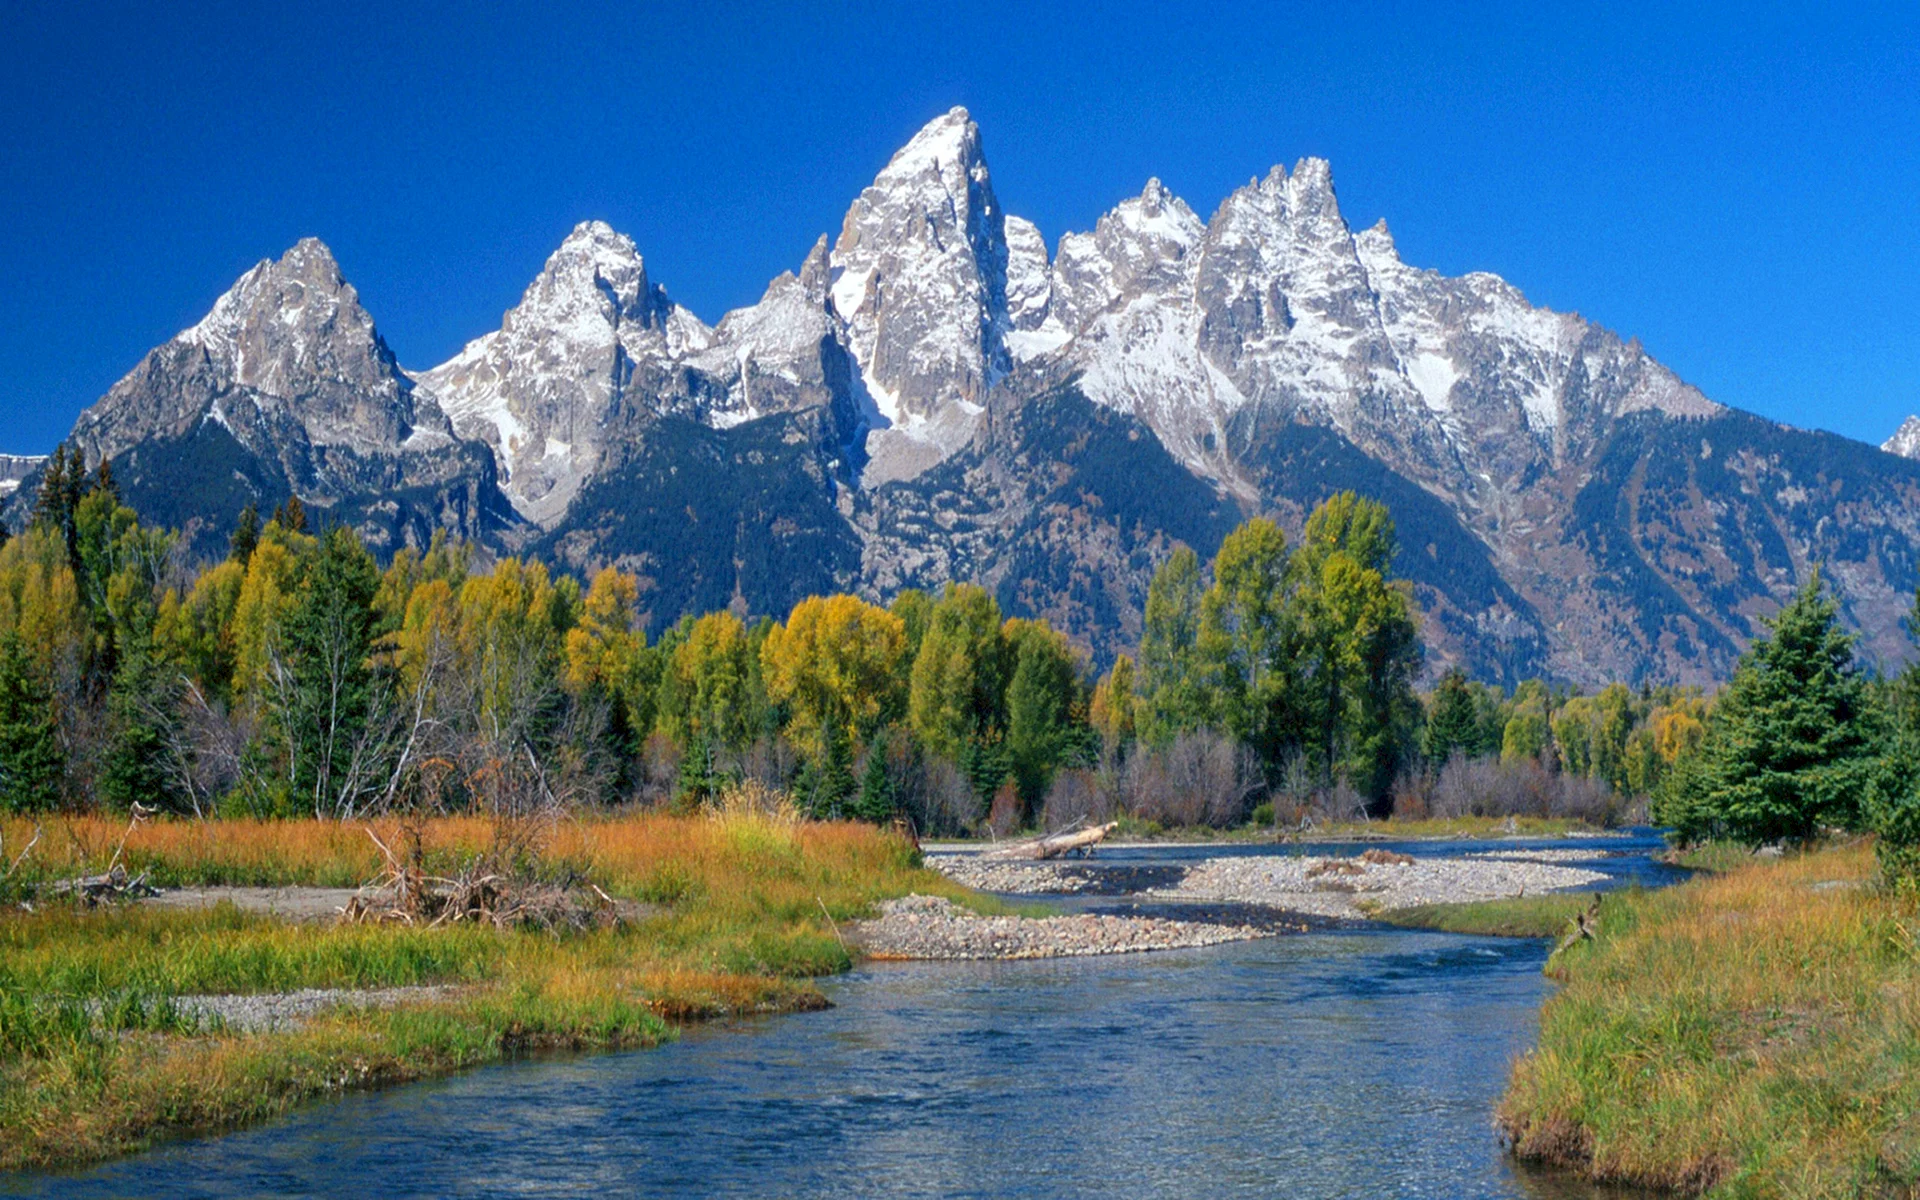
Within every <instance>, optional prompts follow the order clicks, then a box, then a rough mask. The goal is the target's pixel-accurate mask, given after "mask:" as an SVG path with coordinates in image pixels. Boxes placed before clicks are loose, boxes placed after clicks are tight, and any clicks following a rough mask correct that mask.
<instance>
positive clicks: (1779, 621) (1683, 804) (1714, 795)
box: [1658, 571, 1880, 846]
mask: <svg viewBox="0 0 1920 1200" xmlns="http://www.w3.org/2000/svg"><path fill="white" fill-rule="evenodd" d="M1767 625H1768V629H1769V632H1768V635H1767V636H1765V637H1762V638H1760V639H1758V640H1756V641H1755V642H1754V643H1753V645H1752V646H1751V647H1750V648H1749V649H1748V650H1747V652H1746V654H1744V655H1742V656H1741V659H1740V664H1739V666H1738V667H1737V668H1736V669H1735V671H1734V675H1733V680H1732V681H1731V682H1730V683H1729V684H1728V685H1727V688H1726V690H1725V692H1723V693H1722V694H1721V697H1720V700H1719V702H1718V703H1717V704H1716V706H1715V708H1714V711H1713V716H1712V718H1711V719H1710V720H1709V722H1708V725H1707V737H1706V742H1705V744H1704V745H1703V746H1702V748H1701V754H1700V761H1699V763H1698V764H1697V767H1696V768H1694V769H1692V770H1688V771H1684V772H1676V775H1677V776H1678V777H1679V780H1678V783H1677V784H1676V785H1675V786H1674V787H1673V788H1671V789H1669V794H1668V795H1667V796H1666V797H1664V802H1663V804H1662V806H1661V811H1660V812H1659V814H1658V816H1659V819H1661V820H1662V821H1666V822H1669V823H1672V824H1674V825H1675V826H1676V827H1677V828H1679V829H1680V830H1681V831H1682V832H1683V834H1686V835H1689V836H1695V837H1697V836H1700V835H1702V834H1706V833H1712V832H1716V831H1717V832H1724V833H1725V834H1727V835H1729V836H1731V837H1733V838H1736V839H1738V840H1740V841H1744V842H1747V843H1748V844H1750V845H1756V846H1757V845H1763V844H1765V843H1768V842H1772V841H1778V840H1782V839H1786V840H1792V841H1806V840H1808V839H1810V838H1812V837H1813V836H1814V835H1815V834H1816V833H1817V832H1818V831H1819V830H1820V828H1821V826H1823V825H1840V826H1853V825H1855V824H1857V823H1858V821H1859V818H1860V815H1861V814H1860V800H1861V797H1862V796H1863V795H1864V794H1865V793H1866V791H1867V789H1868V786H1869V784H1870V782H1871V780H1872V776H1873V771H1874V767H1875V765H1876V757H1875V755H1876V751H1877V750H1878V747H1879V742H1880V738H1879V730H1878V728H1877V719H1876V718H1877V714H1876V713H1875V712H1874V711H1873V709H1872V707H1871V703H1870V697H1869V696H1868V693H1867V685H1866V680H1865V678H1864V677H1863V676H1862V674H1861V672H1860V670H1859V667H1858V665H1857V664H1856V663H1855V662H1854V657H1853V637H1852V635H1850V634H1848V633H1847V632H1846V630H1844V629H1842V628H1841V627H1840V621H1839V611H1838V609H1837V607H1836V605H1835V604H1834V602H1833V600H1832V599H1831V598H1830V597H1829V596H1827V595H1826V593H1825V591H1824V589H1823V586H1822V583H1821V579H1820V574H1819V572H1818V571H1815V572H1813V574H1812V575H1811V576H1810V577H1809V578H1808V580H1807V583H1806V585H1805V586H1804V587H1802V588H1801V589H1800V592H1799V594H1798V595H1796V596H1795V597H1794V598H1793V600H1792V601H1791V602H1790V603H1789V604H1788V605H1787V606H1786V607H1785V608H1783V609H1781V610H1780V611H1779V613H1777V614H1776V615H1775V616H1774V617H1773V618H1771V619H1770V620H1769V621H1767Z"/></svg>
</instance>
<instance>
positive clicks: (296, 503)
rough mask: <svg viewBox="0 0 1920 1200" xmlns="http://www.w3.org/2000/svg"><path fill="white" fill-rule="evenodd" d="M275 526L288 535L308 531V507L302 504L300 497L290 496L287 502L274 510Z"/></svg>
mask: <svg viewBox="0 0 1920 1200" xmlns="http://www.w3.org/2000/svg"><path fill="white" fill-rule="evenodd" d="M273 524H275V525H278V526H279V527H280V528H282V529H284V530H286V531H287V532H288V533H305V532H306V531H307V506H306V505H304V504H302V503H300V497H298V496H288V497H287V499H286V502H285V503H283V504H280V505H278V506H276V507H275V508H274V510H273Z"/></svg>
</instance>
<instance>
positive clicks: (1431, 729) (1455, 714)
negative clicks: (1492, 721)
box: [1426, 667, 1480, 767]
mask: <svg viewBox="0 0 1920 1200" xmlns="http://www.w3.org/2000/svg"><path fill="white" fill-rule="evenodd" d="M1479 742H1480V720H1479V714H1478V713H1477V712H1476V711H1475V707H1474V698H1473V690H1472V689H1471V688H1470V687H1469V686H1468V685H1467V673H1466V672H1465V671H1462V670H1461V669H1460V668H1459V667H1454V668H1452V669H1450V670H1449V671H1448V672H1447V673H1446V674H1445V675H1442V676H1441V677H1440V682H1439V684H1438V685H1437V686H1436V687H1435V688H1434V689H1433V712H1432V713H1431V714H1430V715H1429V716H1428V717H1427V737H1426V752H1427V762H1428V763H1429V764H1430V765H1432V766H1434V767H1441V766H1445V765H1446V762H1447V760H1448V759H1449V758H1452V757H1453V756H1454V754H1456V753H1465V754H1474V753H1476V752H1477V749H1478V746H1479Z"/></svg>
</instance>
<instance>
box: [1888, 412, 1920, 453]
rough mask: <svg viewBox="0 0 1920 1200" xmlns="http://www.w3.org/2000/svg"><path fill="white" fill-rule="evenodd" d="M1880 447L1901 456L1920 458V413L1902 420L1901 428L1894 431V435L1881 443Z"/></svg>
mask: <svg viewBox="0 0 1920 1200" xmlns="http://www.w3.org/2000/svg"><path fill="white" fill-rule="evenodd" d="M1880 448H1881V449H1882V450H1885V451H1886V452H1887V453H1888V454H1898V455H1899V456H1900V457H1901V458H1920V415H1914V416H1909V417H1908V418H1907V419H1906V420H1904V421H1902V422H1900V428H1898V429H1896V430H1894V431H1893V436H1892V437H1890V438H1888V439H1887V440H1886V441H1884V442H1882V443H1880Z"/></svg>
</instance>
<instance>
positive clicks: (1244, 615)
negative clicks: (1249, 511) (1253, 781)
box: [1195, 518, 1299, 776]
mask: <svg viewBox="0 0 1920 1200" xmlns="http://www.w3.org/2000/svg"><path fill="white" fill-rule="evenodd" d="M1290 557H1291V555H1290V551H1289V550H1288V547H1287V536H1286V534H1285V533H1284V532H1282V531H1281V529H1280V527H1279V526H1278V525H1275V524H1274V523H1273V522H1272V521H1269V520H1266V519H1265V518H1255V519H1253V520H1251V521H1248V522H1246V523H1245V524H1243V525H1241V526H1240V527H1239V528H1238V529H1235V530H1234V531H1233V532H1232V533H1230V534H1228V535H1227V537H1226V540H1224V541H1223V542H1221V543H1220V551H1219V553H1218V554H1217V555H1215V556H1214V560H1213V583H1212V584H1211V585H1210V586H1209V587H1208V588H1207V590H1206V592H1205V593H1204V594H1203V595H1202V597H1201V600H1200V625H1199V633H1198V637H1197V641H1196V647H1195V657H1196V661H1197V663H1198V671H1199V676H1200V684H1199V693H1200V695H1201V696H1202V697H1203V700H1202V703H1201V707H1203V708H1206V709H1210V710H1211V712H1210V714H1209V715H1210V716H1212V717H1213V718H1214V719H1215V721H1217V723H1218V724H1219V725H1220V726H1222V727H1223V728H1224V729H1225V730H1226V731H1227V732H1228V733H1230V734H1232V735H1233V736H1234V737H1236V738H1238V739H1239V740H1240V741H1242V742H1245V743H1247V744H1248V745H1249V746H1251V747H1253V749H1254V752H1255V753H1256V754H1258V755H1259V756H1260V759H1261V761H1262V762H1263V763H1264V764H1265V765H1266V767H1267V770H1268V773H1269V775H1270V776H1272V775H1273V774H1275V773H1276V772H1277V771H1278V769H1279V767H1280V765H1281V763H1282V762H1283V761H1284V760H1285V759H1286V757H1288V755H1289V754H1291V753H1292V752H1293V751H1294V750H1295V749H1296V748H1297V744H1298V740H1299V739H1298V725H1299V722H1298V719H1297V713H1296V712H1295V708H1296V701H1297V693H1298V687H1299V680H1298V672H1297V670H1296V669H1295V668H1296V663H1295V655H1294V651H1295V644H1294V639H1293V636H1292V635H1293V621H1294V617H1295V605H1294V603H1293V599H1294V597H1293V594H1292V589H1293V585H1294V582H1295V581H1294V579H1293V577H1292V576H1290V574H1289V571H1288V564H1289V560H1290Z"/></svg>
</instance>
